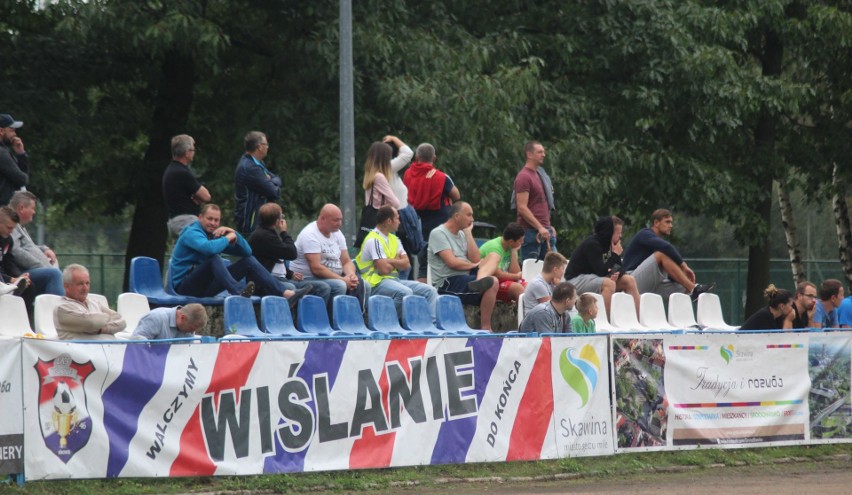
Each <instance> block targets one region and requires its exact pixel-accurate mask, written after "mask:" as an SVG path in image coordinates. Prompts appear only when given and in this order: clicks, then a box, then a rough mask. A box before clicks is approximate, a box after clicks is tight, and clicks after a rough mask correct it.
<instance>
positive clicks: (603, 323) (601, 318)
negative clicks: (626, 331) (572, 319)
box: [586, 292, 618, 333]
mask: <svg viewBox="0 0 852 495" xmlns="http://www.w3.org/2000/svg"><path fill="white" fill-rule="evenodd" d="M586 294H591V295H592V297H594V298H595V301H596V305H597V307H598V315H597V316H596V317H595V331H596V332H598V333H600V332H617V331H618V330H617V329H616V328H615V327H614V326H612V325H610V324H609V319H608V318H607V317H606V305H604V299H603V296H602V295H600V294H598V293H597V292H586Z"/></svg>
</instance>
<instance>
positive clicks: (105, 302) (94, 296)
mask: <svg viewBox="0 0 852 495" xmlns="http://www.w3.org/2000/svg"><path fill="white" fill-rule="evenodd" d="M89 299H91V300H92V301H97V302H98V304H100V305H102V306H104V307H106V308H108V307H109V299H107V297H106V296H104V295H101V294H92V293H91V292H90V293H89Z"/></svg>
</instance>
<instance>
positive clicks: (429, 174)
mask: <svg viewBox="0 0 852 495" xmlns="http://www.w3.org/2000/svg"><path fill="white" fill-rule="evenodd" d="M435 160H437V156H436V155H435V147H434V146H432V145H431V144H429V143H422V144H421V145H420V146H418V147H417V151H416V152H415V155H414V163H412V164H411V166H410V167H409V168H408V170H406V171H405V176H404V178H403V181H404V182H405V185H406V186H408V203H409V204H410V205H411V206H413V207H414V210H415V211H416V212H417V216H418V217H420V228H421V229H422V234H423V239H424V240H425V241H426V244H425V245H424V247H423V249H421V250H420V253H419V254H418V255H417V265H418V266H417V281H418V282H425V281H426V264H427V259H426V258H427V253H428V247H429V234H431V233H432V231H433V230H434V229H435V228H436V227H438V226H439V225H441V224H442V223H444V222H446V221H447V219H449V218H450V210H451V208H452V206H453V202H454V201H458V200H459V199H460V198H461V194H460V193H459V189H458V188H457V187H456V185H455V184H454V183H453V179H451V178H450V176H449V175H447V174H445V173H444V172H441V171H440V170H438V169H437V168H435Z"/></svg>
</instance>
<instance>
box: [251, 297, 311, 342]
mask: <svg viewBox="0 0 852 495" xmlns="http://www.w3.org/2000/svg"><path fill="white" fill-rule="evenodd" d="M260 329H261V330H262V331H264V332H266V333H268V334H269V335H271V336H274V337H288V338H289V337H294V338H304V337H305V334H303V333H300V332H299V331H298V330H296V326H295V325H294V324H293V314H292V313H291V312H290V302H289V301H287V299H285V298H283V297H281V296H266V297H264V298H263V299H261V300H260Z"/></svg>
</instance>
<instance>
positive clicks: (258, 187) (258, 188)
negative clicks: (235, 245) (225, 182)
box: [234, 131, 281, 237]
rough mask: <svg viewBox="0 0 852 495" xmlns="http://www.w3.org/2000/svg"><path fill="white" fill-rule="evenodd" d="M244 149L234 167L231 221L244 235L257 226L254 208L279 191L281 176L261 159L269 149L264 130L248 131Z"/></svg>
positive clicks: (272, 200)
mask: <svg viewBox="0 0 852 495" xmlns="http://www.w3.org/2000/svg"><path fill="white" fill-rule="evenodd" d="M245 146H246V153H245V155H243V157H242V158H240V161H239V163H237V169H236V170H235V171H234V200H235V205H234V225H235V227H236V229H237V231H238V232H240V233H241V234H243V236H245V237H248V236H249V235H251V233H252V232H253V231H254V229H255V227H257V211H258V210H259V209H260V207H261V206H263V205H264V204H265V203H272V202H274V201H276V200H277V199H278V198H279V196H280V194H281V178H280V177H278V176H277V175H275V174H273V173H272V172H270V171H269V169H268V168H266V164H265V163H263V159H264V158H266V155H267V153H269V140H268V139H267V138H266V134H264V133H262V132H259V131H251V132H249V133H248V134H246V137H245Z"/></svg>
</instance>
